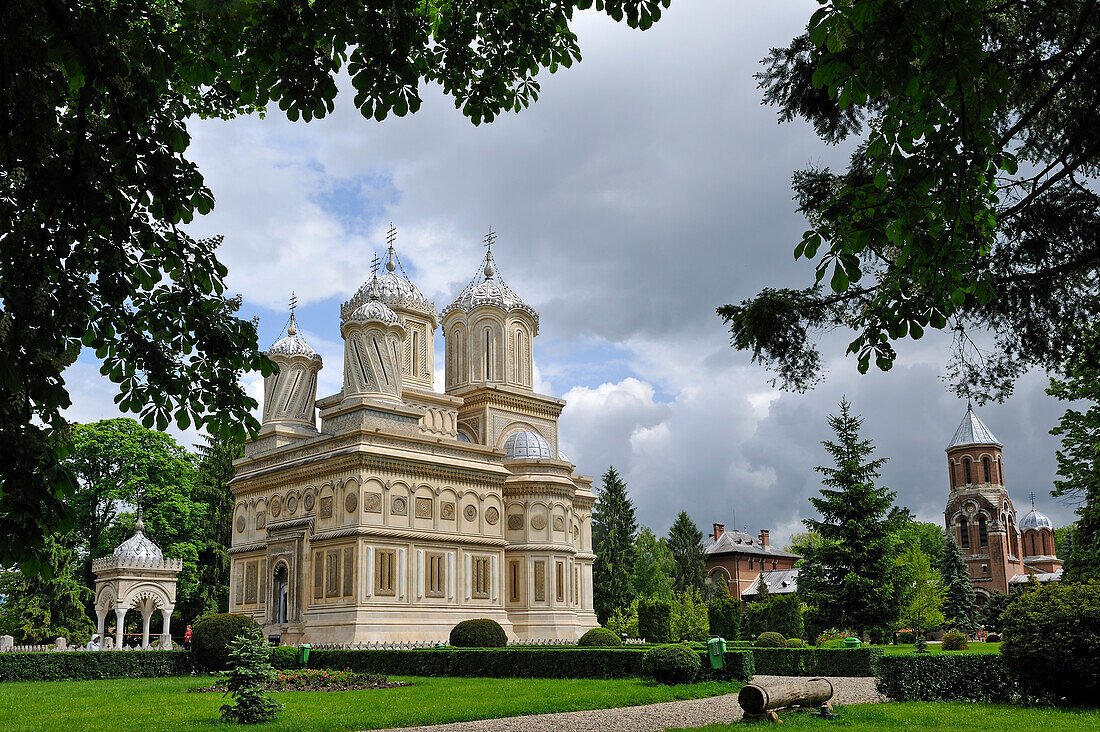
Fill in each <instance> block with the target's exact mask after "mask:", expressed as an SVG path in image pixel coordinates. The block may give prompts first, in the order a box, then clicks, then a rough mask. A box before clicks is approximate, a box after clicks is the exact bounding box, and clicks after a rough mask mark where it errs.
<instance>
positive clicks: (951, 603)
mask: <svg viewBox="0 0 1100 732" xmlns="http://www.w3.org/2000/svg"><path fill="white" fill-rule="evenodd" d="M940 576H941V577H943V584H944V586H945V587H946V589H947V595H946V597H945V599H944V603H943V614H944V617H946V618H947V623H948V624H949V625H951V626H954V627H955V628H958V629H959V630H961V631H962V632H963V633H966V634H967V635H974V634H975V633H977V632H978V622H977V615H978V602H977V599H976V597H975V594H974V586H973V585H972V584H970V574H969V573H968V572H967V569H966V562H964V561H963V558H962V552H961V551H959V545H958V544H956V543H955V537H954V536H951V535H950V534H948V535H947V538H946V539H945V540H944V545H943V561H942V562H941V564H940Z"/></svg>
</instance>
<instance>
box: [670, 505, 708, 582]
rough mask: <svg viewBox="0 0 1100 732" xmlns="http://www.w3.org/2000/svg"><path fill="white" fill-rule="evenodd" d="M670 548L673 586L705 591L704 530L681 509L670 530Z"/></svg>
mask: <svg viewBox="0 0 1100 732" xmlns="http://www.w3.org/2000/svg"><path fill="white" fill-rule="evenodd" d="M668 548H669V551H671V552H672V561H673V570H672V588H673V589H674V590H676V591H677V592H682V591H684V590H687V589H691V588H694V589H696V590H698V591H699V592H702V591H703V588H704V584H705V583H706V579H707V570H706V555H705V554H704V553H703V532H701V531H699V528H698V527H697V526H696V525H695V522H694V521H692V520H691V517H690V516H688V515H687V511H681V512H680V515H679V516H677V517H676V521H675V522H674V523H673V524H672V527H671V528H669V530H668Z"/></svg>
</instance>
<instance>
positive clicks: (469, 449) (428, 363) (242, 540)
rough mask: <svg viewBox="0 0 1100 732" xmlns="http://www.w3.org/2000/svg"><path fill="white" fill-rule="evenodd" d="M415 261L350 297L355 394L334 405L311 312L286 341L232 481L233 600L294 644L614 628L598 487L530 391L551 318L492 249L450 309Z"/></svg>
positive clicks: (390, 268)
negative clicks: (599, 563)
mask: <svg viewBox="0 0 1100 732" xmlns="http://www.w3.org/2000/svg"><path fill="white" fill-rule="evenodd" d="M398 269H399V263H398V260H397V258H396V254H395V252H394V250H393V248H392V246H391V247H390V250H389V261H388V262H387V263H386V266H385V270H384V271H382V272H381V273H380V274H377V275H375V276H373V277H372V278H371V279H370V280H368V281H367V282H366V283H365V284H364V285H363V286H362V287H361V288H360V289H359V291H358V292H357V293H356V294H355V295H354V296H353V297H352V298H351V300H349V301H348V302H347V303H345V304H344V305H343V306H342V307H341V335H342V336H343V338H344V343H345V352H344V360H343V369H344V375H343V376H344V378H343V388H342V389H341V391H340V392H339V393H337V394H333V395H331V396H327V397H324V398H322V399H317V396H316V391H317V372H318V371H319V370H320V369H321V367H322V362H321V358H320V356H318V355H317V354H315V353H314V352H313V349H312V348H310V347H309V346H308V345H307V344H306V343H305V341H304V340H303V339H302V338H301V337H300V335H299V333H298V330H297V322H296V320H295V318H294V316H293V314H292V316H291V321H290V325H289V327H288V330H287V336H286V337H285V338H283V339H281V340H279V341H278V342H276V343H275V344H274V345H273V346H272V347H271V349H270V351H269V354H270V356H271V358H272V359H273V360H275V361H276V362H277V363H278V364H279V365H280V372H279V374H278V375H274V376H271V377H268V378H267V379H266V381H265V390H264V394H265V399H264V412H263V415H264V418H263V428H262V429H261V431H260V433H259V435H258V436H257V438H256V439H255V440H253V441H252V442H250V443H249V444H248V445H247V446H246V452H245V457H243V458H241V459H240V460H238V461H237V463H236V468H237V476H236V478H235V479H234V480H233V482H232V484H231V487H232V490H233V494H234V496H235V497H236V509H235V514H234V517H233V545H232V548H231V549H230V552H231V554H232V558H233V569H232V576H231V583H230V611H231V612H237V613H245V614H249V615H252V616H253V617H255V618H256V619H257V620H258V621H260V623H261V624H263V625H264V628H265V631H266V632H267V633H268V634H277V635H280V636H281V638H282V642H283V643H299V642H310V643H354V642H364V641H425V640H441V639H446V638H447V635H448V633H449V632H450V629H451V627H453V626H454V625H455V624H456V623H457V622H459V621H460V620H464V619H468V618H492V619H494V620H496V621H497V622H499V623H500V624H501V625H502V626H503V627H504V629H505V630H506V631H507V632H508V634H509V636H510V637H512V638H515V639H530V640H534V639H553V638H557V639H575V638H578V637H579V636H580V635H581V634H582V633H583V632H584V631H585V630H587V629H589V628H592V627H595V626H596V617H595V615H594V614H593V611H592V560H593V559H594V555H593V554H592V526H591V514H592V505H593V502H594V500H595V496H594V494H593V492H592V480H591V478H587V477H584V476H581V475H578V474H577V473H575V472H574V470H573V469H574V466H573V465H572V463H570V462H569V460H568V459H566V458H565V457H564V456H563V455H562V454H561V453H560V452H559V451H558V449H557V442H558V431H557V420H558V416H559V415H560V413H561V410H562V407H564V405H565V403H564V402H563V401H561V400H560V399H555V398H553V397H549V396H544V395H541V394H536V393H535V392H534V391H533V390H532V377H533V347H532V341H533V339H534V337H535V336H536V335H537V334H538V314H537V313H536V312H535V311H534V310H533V309H531V308H530V307H529V306H528V305H526V304H525V303H524V302H523V301H522V300H521V299H520V298H519V296H518V295H516V293H515V292H513V291H512V290H511V289H510V288H509V287H508V286H507V285H505V284H504V282H502V281H501V279H500V277H499V275H498V273H497V272H496V269H495V263H494V261H493V258H492V254H491V251H490V253H489V254H488V255H487V256H486V259H485V261H484V262H483V266H482V268H481V270H480V272H479V274H478V276H477V277H475V279H474V280H473V281H472V282H471V283H470V285H469V286H467V287H466V288H465V289H464V290H463V291H462V292H461V293H460V294H459V295H458V297H457V298H456V299H455V301H454V302H453V303H452V304H451V305H449V306H448V307H447V308H445V309H444V310H443V312H442V314H441V315H440V314H439V313H437V311H436V309H435V306H434V305H433V304H432V303H430V302H429V301H428V300H427V299H426V298H425V297H424V295H423V294H422V293H421V292H420V290H419V289H418V288H417V287H416V286H415V285H413V284H412V283H411V282H410V281H409V280H408V279H407V278H406V277H404V276H402V274H400V273H399V272H398ZM440 325H442V328H443V334H444V338H445V345H446V351H445V352H446V364H445V367H444V368H445V373H446V393H444V394H441V393H437V392H435V391H433V386H434V384H433V380H434V338H435V331H436V328H437V327H439V326H440ZM318 413H319V414H318ZM318 417H319V423H320V424H319V428H318Z"/></svg>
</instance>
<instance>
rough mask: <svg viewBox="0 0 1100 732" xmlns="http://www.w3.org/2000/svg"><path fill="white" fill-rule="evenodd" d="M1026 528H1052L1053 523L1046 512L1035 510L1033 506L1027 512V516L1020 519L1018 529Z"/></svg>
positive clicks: (1023, 529)
mask: <svg viewBox="0 0 1100 732" xmlns="http://www.w3.org/2000/svg"><path fill="white" fill-rule="evenodd" d="M1028 529H1050V530H1051V531H1053V530H1054V524H1053V523H1052V522H1051V520H1050V519H1049V518H1047V517H1046V514H1043V513H1040V512H1039V511H1036V510H1035V509H1034V508H1033V509H1031V510H1030V511H1028V512H1027V516H1024V518H1023V520H1022V521H1020V531H1027V530H1028Z"/></svg>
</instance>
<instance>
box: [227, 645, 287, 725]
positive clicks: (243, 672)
mask: <svg viewBox="0 0 1100 732" xmlns="http://www.w3.org/2000/svg"><path fill="white" fill-rule="evenodd" d="M274 677H275V672H274V670H273V669H272V668H271V645H270V644H269V643H268V642H267V639H266V638H264V636H263V632H262V631H261V630H260V628H259V627H254V628H248V629H246V630H244V631H243V632H242V633H241V634H240V635H238V636H237V637H235V638H234V639H233V640H232V641H230V643H229V676H228V677H226V678H225V679H224V681H225V683H226V687H227V689H226V692H225V693H226V695H231V696H232V697H233V703H232V704H223V705H222V709H221V711H222V721H225V722H238V723H240V724H258V723H260V722H270V721H271V720H272V719H274V718H275V715H276V714H278V713H279V710H280V709H282V708H283V705H282V704H280V703H279V702H277V701H275V700H274V699H272V698H271V696H270V694H269V693H268V686H269V684H270V683H271V681H272V679H273V678H274Z"/></svg>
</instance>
